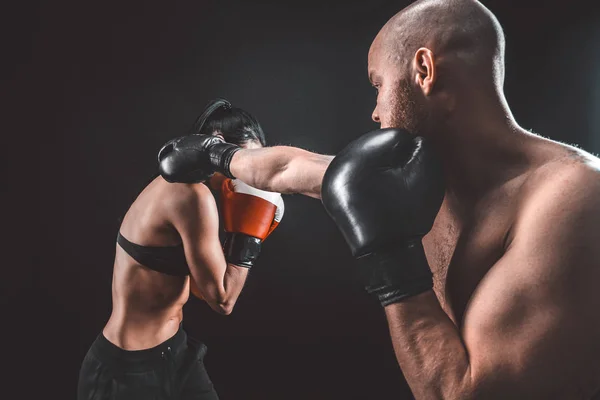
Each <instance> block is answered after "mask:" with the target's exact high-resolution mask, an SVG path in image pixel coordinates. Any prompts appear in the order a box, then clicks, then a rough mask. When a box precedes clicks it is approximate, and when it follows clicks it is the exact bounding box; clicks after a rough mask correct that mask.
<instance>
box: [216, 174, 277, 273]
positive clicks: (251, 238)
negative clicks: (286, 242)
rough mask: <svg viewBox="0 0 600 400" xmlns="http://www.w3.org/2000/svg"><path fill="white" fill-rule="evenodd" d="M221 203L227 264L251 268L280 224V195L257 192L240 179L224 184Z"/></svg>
mask: <svg viewBox="0 0 600 400" xmlns="http://www.w3.org/2000/svg"><path fill="white" fill-rule="evenodd" d="M221 204H222V213H223V223H224V228H225V232H226V234H227V235H226V239H225V245H224V252H225V258H226V259H227V262H229V263H231V264H234V265H238V266H240V267H247V268H250V267H252V266H253V265H254V262H255V261H256V259H257V258H258V255H259V254H260V250H261V243H262V241H263V240H265V239H266V238H267V237H268V236H269V235H270V234H271V233H272V232H273V230H274V229H275V228H276V227H277V225H279V222H280V221H281V219H282V218H283V213H284V203H283V199H282V197H281V194H279V193H274V192H267V191H264V190H259V189H256V188H254V187H252V186H250V185H247V184H246V183H244V182H242V181H240V180H239V179H225V180H223V181H222V183H221Z"/></svg>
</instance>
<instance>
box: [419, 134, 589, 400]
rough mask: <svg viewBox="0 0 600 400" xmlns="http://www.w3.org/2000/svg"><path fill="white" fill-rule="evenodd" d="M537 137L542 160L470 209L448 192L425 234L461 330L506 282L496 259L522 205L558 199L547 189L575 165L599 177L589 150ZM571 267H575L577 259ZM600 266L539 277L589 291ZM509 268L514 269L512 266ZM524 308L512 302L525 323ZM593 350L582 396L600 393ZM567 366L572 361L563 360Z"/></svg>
mask: <svg viewBox="0 0 600 400" xmlns="http://www.w3.org/2000/svg"><path fill="white" fill-rule="evenodd" d="M537 140H539V141H540V142H539V144H538V145H537V146H535V147H536V148H539V149H540V150H538V152H541V153H542V154H541V157H539V156H537V157H536V158H538V159H539V160H540V161H538V162H535V163H532V165H531V166H530V168H527V169H526V170H525V171H524V172H523V173H522V174H519V175H517V176H515V177H514V178H513V179H511V180H509V181H508V182H506V183H505V184H504V185H502V187H499V188H496V189H495V190H494V191H493V192H491V193H490V194H489V195H488V196H487V199H483V201H480V202H479V204H477V205H476V206H475V207H473V208H471V209H469V210H465V209H459V208H458V207H455V206H453V205H452V200H449V199H450V198H451V196H449V195H448V194H447V196H446V198H445V200H444V203H443V205H442V207H441V210H440V212H439V214H438V216H437V218H436V220H435V223H434V226H433V228H432V230H431V231H430V232H429V234H428V235H427V236H425V238H424V240H423V244H424V247H425V252H426V255H427V259H428V261H429V264H430V266H431V269H432V271H433V273H434V291H435V293H436V296H437V298H438V299H439V301H440V304H441V306H442V308H443V310H444V311H445V312H446V313H447V314H448V316H449V317H450V319H451V320H452V321H453V322H454V323H455V324H456V326H457V327H458V329H459V330H461V331H462V330H463V327H464V322H465V318H467V315H468V313H469V311H470V310H471V309H475V308H478V307H481V308H485V307H488V309H489V307H490V304H484V302H488V303H489V300H490V298H488V297H486V292H488V291H489V287H490V286H495V285H501V284H502V283H503V280H502V279H500V280H497V276H499V275H500V274H502V273H503V272H502V271H496V270H495V268H497V267H496V266H495V264H496V262H497V261H498V260H499V259H500V258H501V257H502V256H503V255H504V254H505V252H506V251H507V249H508V248H509V247H510V245H511V242H512V240H513V239H514V235H515V232H514V226H515V224H517V223H518V221H519V218H520V216H521V214H522V213H523V212H524V211H523V210H526V209H531V208H532V207H536V205H535V202H537V201H540V199H543V201H546V202H552V201H553V200H554V199H552V198H550V197H548V196H544V195H543V193H544V191H545V190H546V188H547V187H550V186H551V185H555V184H560V182H561V180H565V179H569V174H570V173H571V171H574V170H575V169H578V170H581V171H585V172H583V173H586V174H588V175H590V176H591V177H592V178H594V177H593V175H595V179H596V180H599V179H600V173H599V171H600V168H599V166H598V165H590V162H591V163H592V164H593V163H594V161H593V160H590V158H589V156H586V155H585V153H583V152H579V150H577V149H573V148H570V147H566V146H564V145H562V144H557V143H555V142H551V141H547V140H545V139H541V138H540V139H537ZM556 229H560V227H556ZM521 234H523V233H522V232H521ZM540 250H541V251H543V249H540ZM500 267H502V266H500ZM572 267H573V269H576V268H577V266H576V265H573V266H572ZM598 267H599V268H597V269H595V270H591V269H590V268H588V270H587V271H580V272H583V273H582V275H577V274H576V273H575V274H573V275H569V274H568V273H566V272H565V271H558V272H557V271H552V270H550V271H540V272H539V274H540V276H539V278H540V280H543V281H544V285H548V287H552V286H554V285H553V281H554V280H559V281H560V280H568V279H571V282H570V283H568V284H567V285H571V287H572V288H573V290H574V291H577V290H581V292H582V293H585V292H586V291H587V290H591V289H590V288H586V287H583V285H582V280H585V279H586V277H587V280H588V281H589V280H592V281H593V280H595V281H596V282H598V281H600V265H598ZM518 268H527V265H526V263H523V265H522V266H520V267H518ZM498 272H499V273H500V274H498ZM509 273H511V274H513V272H512V271H510V272H509ZM483 280H486V281H487V282H486V283H485V287H484V288H482V286H484V285H481V284H480V283H482V281H483ZM558 287H560V286H558ZM578 287H579V288H580V289H578ZM548 290H551V289H548ZM588 297H590V300H591V301H592V302H594V301H595V302H596V303H598V296H595V297H592V296H588ZM582 304H583V305H585V306H587V307H589V308H591V309H597V308H598V306H600V304H587V303H586V302H585V300H584V301H583V302H582ZM540 306H541V307H544V306H545V305H544V304H541V305H540ZM492 307H493V305H492ZM532 307H536V305H532ZM582 307H583V306H582ZM587 307H586V308H587ZM525 308H526V307H524V310H523V315H518V314H519V312H520V311H521V309H520V308H518V307H517V308H514V312H515V314H517V315H513V316H510V318H517V319H519V318H522V319H523V323H527V321H526V319H527V311H526V310H525ZM581 318H584V317H583V316H582V317H581ZM594 323H595V326H593V325H592V326H591V327H590V329H596V330H598V331H600V326H598V319H597V318H595V319H590V324H594ZM463 334H464V332H463ZM589 351H590V353H592V354H593V355H594V357H591V358H595V359H596V360H597V361H596V362H595V368H594V370H591V371H589V372H590V374H589V376H582V377H581V380H580V382H581V387H579V388H576V389H575V390H576V391H578V392H579V393H581V397H577V398H590V396H592V395H593V394H595V397H594V398H596V399H600V391H598V388H600V347H599V346H597V345H596V346H591V347H590V348H589ZM565 368H569V366H568V365H565Z"/></svg>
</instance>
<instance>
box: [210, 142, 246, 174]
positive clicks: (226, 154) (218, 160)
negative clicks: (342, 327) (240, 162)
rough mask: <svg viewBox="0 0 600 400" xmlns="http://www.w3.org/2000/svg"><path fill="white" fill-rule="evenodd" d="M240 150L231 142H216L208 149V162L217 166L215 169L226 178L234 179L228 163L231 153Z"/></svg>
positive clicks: (231, 156)
mask: <svg viewBox="0 0 600 400" xmlns="http://www.w3.org/2000/svg"><path fill="white" fill-rule="evenodd" d="M239 150H241V148H240V147H239V146H236V145H235V144H231V143H218V144H215V145H214V146H212V147H211V149H210V162H211V164H212V165H214V166H215V167H216V168H217V171H218V172H220V173H222V174H223V175H225V176H226V177H228V178H231V179H235V176H233V175H232V174H231V171H230V168H229V166H230V164H231V159H232V158H233V155H234V154H235V153H236V152H237V151H239Z"/></svg>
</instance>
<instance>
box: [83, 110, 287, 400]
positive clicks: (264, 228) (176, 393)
mask: <svg viewBox="0 0 600 400" xmlns="http://www.w3.org/2000/svg"><path fill="white" fill-rule="evenodd" d="M194 131H195V132H196V133H200V132H201V133H203V134H209V135H213V134H214V135H219V137H220V138H223V139H224V140H227V141H229V142H230V143H234V144H236V145H239V146H241V147H242V148H260V147H262V146H263V145H264V144H265V136H264V133H263V131H262V129H261V127H260V125H259V123H258V122H257V121H256V119H255V118H254V117H253V116H252V115H250V114H249V113H247V112H246V111H244V110H242V109H239V108H232V107H231V105H230V104H229V103H228V102H227V101H225V100H222V99H219V100H216V101H213V102H211V103H210V104H209V106H208V107H207V108H206V110H205V112H204V113H203V115H202V116H201V117H200V118H199V120H198V121H197V123H196V125H195V126H194ZM215 137H216V136H215ZM209 176H210V174H206V175H204V176H195V177H193V178H192V179H189V180H188V182H189V183H188V184H175V185H171V184H168V183H167V182H165V181H164V179H162V178H161V177H157V178H156V179H154V180H153V181H152V182H151V183H150V184H149V185H148V186H147V187H146V188H145V189H144V190H143V191H142V192H141V193H140V194H139V196H138V197H137V199H136V200H135V201H134V202H133V204H132V205H131V207H130V208H129V210H128V212H127V214H126V215H125V218H124V219H123V223H122V225H121V227H120V230H119V234H118V237H117V246H116V256H115V262H114V272H113V283H112V300H113V309H112V314H111V316H110V318H109V320H108V322H107V323H106V325H105V327H104V329H103V331H102V333H101V334H100V335H98V337H97V339H96V340H95V341H94V343H93V344H92V346H91V348H90V349H89V351H88V353H87V355H86V357H85V359H84V361H83V365H82V367H81V371H80V376H79V387H78V399H80V400H83V399H123V400H125V399H127V400H131V399H144V400H148V399H192V398H193V399H217V398H218V397H217V394H216V392H215V390H214V388H213V385H212V383H211V380H210V378H209V376H208V374H207V372H206V370H205V368H204V364H203V357H204V354H205V352H206V346H205V345H204V344H202V343H200V342H197V341H195V340H193V339H192V338H188V337H187V335H186V332H185V331H184V330H183V328H182V320H183V311H182V309H183V306H184V304H185V303H186V302H187V301H188V298H189V293H190V290H191V292H192V293H193V294H194V295H196V296H197V297H199V298H201V299H203V300H205V301H206V302H207V303H208V305H209V306H210V307H211V308H212V309H213V310H215V311H216V312H219V313H221V314H225V315H227V314H229V313H231V311H232V310H233V307H234V305H235V303H236V300H237V298H238V296H239V295H240V292H241V290H242V287H243V285H244V282H245V281H246V277H247V275H248V271H249V269H250V268H251V267H252V266H253V265H254V263H255V262H256V258H257V257H258V255H259V253H260V245H261V242H262V240H264V239H265V238H266V237H267V236H268V235H269V234H270V233H271V231H272V230H273V229H274V228H275V227H276V226H277V224H278V223H279V221H280V220H281V217H282V215H283V214H282V213H283V202H282V199H281V195H279V194H278V193H270V192H265V191H261V190H257V189H254V188H252V187H250V186H248V185H246V184H244V183H243V182H241V181H238V180H231V179H222V178H221V179H213V180H212V181H211V183H212V186H213V187H214V188H215V191H216V196H217V198H218V199H219V204H220V208H221V214H222V220H223V228H224V231H225V234H224V236H225V238H224V242H225V243H224V246H223V247H222V245H221V242H220V240H219V213H218V211H217V203H216V201H215V197H213V194H212V193H211V190H210V189H209V187H207V186H206V185H204V184H202V183H196V182H200V181H205V180H206V179H207V178H208V177H209Z"/></svg>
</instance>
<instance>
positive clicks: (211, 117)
mask: <svg viewBox="0 0 600 400" xmlns="http://www.w3.org/2000/svg"><path fill="white" fill-rule="evenodd" d="M194 133H200V134H203V135H219V136H221V137H222V138H223V139H224V140H225V141H226V142H228V143H232V144H236V145H238V146H240V147H244V148H258V147H263V146H266V139H265V134H264V132H263V129H262V127H261V126H260V123H259V122H258V120H257V119H256V118H255V117H254V116H253V115H252V114H250V113H249V112H247V111H246V110H243V109H241V108H238V107H232V106H231V104H230V103H229V102H228V101H227V100H224V99H215V100H212V101H211V102H210V103H209V104H208V105H207V106H206V108H205V112H204V113H203V114H202V115H201V116H200V117H199V118H198V121H197V122H196V124H195V126H194Z"/></svg>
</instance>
